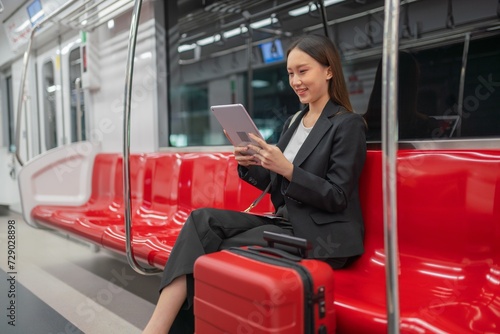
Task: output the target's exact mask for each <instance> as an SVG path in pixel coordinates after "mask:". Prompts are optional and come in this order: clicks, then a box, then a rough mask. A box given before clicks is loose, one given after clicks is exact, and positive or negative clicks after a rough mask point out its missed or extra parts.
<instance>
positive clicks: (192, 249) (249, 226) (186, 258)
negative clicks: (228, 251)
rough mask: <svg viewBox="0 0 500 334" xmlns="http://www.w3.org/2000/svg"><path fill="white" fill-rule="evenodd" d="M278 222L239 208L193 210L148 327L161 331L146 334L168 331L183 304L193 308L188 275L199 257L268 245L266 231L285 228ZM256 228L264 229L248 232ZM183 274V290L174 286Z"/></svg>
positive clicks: (178, 242)
mask: <svg viewBox="0 0 500 334" xmlns="http://www.w3.org/2000/svg"><path fill="white" fill-rule="evenodd" d="M274 224H275V222H274V221H272V220H271V219H268V218H263V217H259V216H254V215H251V214H246V213H242V212H238V211H228V210H219V209H210V208H206V209H199V210H195V211H193V212H192V213H191V215H190V216H189V218H188V219H187V221H186V223H185V224H184V227H183V228H182V230H181V232H180V234H179V236H178V238H177V241H176V243H175V246H174V248H173V249H172V252H171V254H170V257H169V258H168V261H167V265H166V267H165V271H164V273H163V278H162V282H161V289H162V292H161V294H160V299H159V300H158V305H157V307H156V309H155V311H154V312H153V316H152V318H151V320H150V322H149V324H148V326H147V327H146V329H147V330H149V329H151V330H156V329H157V330H161V331H149V332H146V331H145V332H144V333H167V332H168V331H169V330H170V328H171V325H172V321H173V318H175V316H176V315H177V313H178V311H179V310H180V309H181V307H182V308H183V309H186V310H189V309H192V297H193V296H192V294H193V291H191V290H192V289H191V290H189V289H188V288H187V284H186V275H188V274H192V273H193V266H194V262H195V261H196V259H197V258H198V257H200V256H202V255H204V254H208V253H212V252H216V251H218V250H219V249H220V248H226V247H227V246H244V245H255V244H265V242H264V240H263V239H262V230H264V229H268V230H273V231H275V232H278V231H279V230H281V228H280V227H278V226H276V225H274ZM255 228H257V230H260V231H257V230H256V232H253V233H244V232H250V230H253V229H255ZM232 238H234V239H232ZM229 240H232V241H229ZM225 241H226V242H225ZM221 246H226V247H221ZM180 277H183V279H182V282H183V284H182V291H181V290H180V289H179V287H175V288H174V289H170V288H171V286H172V284H174V282H177V279H178V278H180ZM165 289H169V291H170V292H169V293H168V294H166V295H165V296H164V292H163V291H164V290H165ZM180 292H182V294H181V293H180ZM186 296H187V298H186ZM177 297H178V298H179V299H176V300H175V303H172V298H177ZM166 312H167V313H166ZM171 313H175V314H174V317H173V318H171ZM162 318H166V319H162ZM165 328H166V329H165Z"/></svg>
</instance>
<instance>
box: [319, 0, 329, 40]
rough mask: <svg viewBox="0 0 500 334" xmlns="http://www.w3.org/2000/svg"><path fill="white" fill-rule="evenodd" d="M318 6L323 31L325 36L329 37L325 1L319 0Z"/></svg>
mask: <svg viewBox="0 0 500 334" xmlns="http://www.w3.org/2000/svg"><path fill="white" fill-rule="evenodd" d="M318 6H319V10H320V11H321V19H322V20H323V30H324V32H325V36H326V37H329V36H328V35H329V34H328V19H327V17H326V8H325V2H324V1H323V0H318Z"/></svg>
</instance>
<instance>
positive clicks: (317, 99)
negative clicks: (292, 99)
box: [287, 48, 332, 109]
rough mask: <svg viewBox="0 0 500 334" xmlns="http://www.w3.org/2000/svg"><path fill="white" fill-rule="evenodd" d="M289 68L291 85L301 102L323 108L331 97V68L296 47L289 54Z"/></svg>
mask: <svg viewBox="0 0 500 334" xmlns="http://www.w3.org/2000/svg"><path fill="white" fill-rule="evenodd" d="M287 70H288V79H289V82H290V86H291V87H292V88H293V90H294V91H295V94H297V96H298V97H299V100H300V102H301V103H302V104H309V106H310V107H312V106H314V105H317V106H318V107H320V108H321V109H322V108H323V107H324V106H325V105H326V103H327V102H328V100H329V99H330V96H329V94H328V81H329V80H330V79H331V78H332V73H331V71H330V68H329V67H326V66H323V65H322V64H320V63H318V62H317V61H316V60H315V59H314V58H312V57H311V56H309V55H308V54H307V53H305V52H304V51H302V50H300V49H297V48H295V49H293V50H292V51H290V53H289V54H288V59H287Z"/></svg>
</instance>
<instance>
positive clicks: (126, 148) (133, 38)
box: [123, 0, 161, 275]
mask: <svg viewBox="0 0 500 334" xmlns="http://www.w3.org/2000/svg"><path fill="white" fill-rule="evenodd" d="M141 6H142V0H136V1H135V4H134V10H133V12H132V20H131V24H130V35H129V42H128V55H127V71H126V74H125V102H124V118H123V201H124V204H125V215H124V216H125V239H126V253H127V261H128V263H129V264H130V266H131V267H132V269H134V270H135V271H136V272H137V273H139V274H143V275H154V274H157V273H159V272H161V270H159V269H158V268H145V267H142V266H141V265H140V264H139V263H138V262H137V260H136V259H135V257H134V249H133V247H132V233H131V232H132V218H131V213H132V208H131V206H132V194H131V190H130V109H131V102H132V78H133V74H134V56H135V45H136V42H137V30H138V27H139V16H140V14H141Z"/></svg>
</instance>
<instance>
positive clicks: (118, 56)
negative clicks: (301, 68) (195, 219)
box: [0, 0, 500, 334]
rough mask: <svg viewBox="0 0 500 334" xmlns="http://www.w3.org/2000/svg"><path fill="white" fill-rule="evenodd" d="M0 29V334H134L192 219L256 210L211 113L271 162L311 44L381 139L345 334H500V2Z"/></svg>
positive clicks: (122, 18)
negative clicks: (322, 47)
mask: <svg viewBox="0 0 500 334" xmlns="http://www.w3.org/2000/svg"><path fill="white" fill-rule="evenodd" d="M391 8H392V10H393V11H392V12H391V11H390V9H391ZM389 14H391V15H389ZM0 21H1V23H2V26H3V27H2V28H0V184H1V186H0V240H1V242H0V244H1V245H2V248H3V249H2V251H1V252H0V254H2V255H1V256H2V257H3V258H2V259H1V260H0V273H1V274H2V275H1V276H2V278H1V281H0V307H1V308H2V309H3V310H4V314H6V316H3V317H2V319H1V320H0V332H1V333H140V332H141V331H142V329H143V328H144V326H145V325H146V323H147V321H148V319H149V317H150V315H151V313H152V312H153V309H154V305H155V303H156V301H157V298H158V288H157V287H158V285H159V283H160V277H161V272H162V270H163V268H164V267H165V264H166V263H167V262H168V258H169V255H170V252H171V250H172V247H173V245H174V243H175V241H176V239H177V237H178V235H179V232H180V230H181V228H182V226H183V224H184V222H185V221H186V219H187V217H188V216H189V214H190V213H191V212H192V211H193V210H195V209H198V208H203V207H213V208H222V209H228V210H237V211H243V210H244V209H245V208H246V207H248V205H249V204H250V203H251V202H252V201H253V200H254V199H255V198H256V197H258V196H259V194H260V193H261V191H259V190H258V189H256V188H254V187H252V186H251V185H250V184H248V183H246V182H244V181H242V180H241V179H240V178H239V176H238V173H237V168H236V167H237V162H236V161H235V159H234V155H233V147H232V146H231V144H230V143H229V141H228V140H227V138H226V136H225V135H224V133H223V131H222V130H223V129H222V128H221V126H220V124H219V123H218V121H217V119H216V118H215V117H214V116H213V115H212V113H211V112H210V107H211V106H213V105H220V104H235V103H241V104H243V105H244V106H245V108H246V109H247V110H248V112H249V114H250V116H251V117H252V119H253V120H254V122H255V124H256V125H257V127H258V128H259V131H260V132H261V134H262V136H263V137H264V138H265V140H266V141H267V142H268V143H271V144H275V143H276V142H277V141H278V139H279V136H280V134H281V131H282V128H283V124H284V122H285V121H286V120H287V119H288V118H289V117H290V116H292V115H293V114H295V113H296V112H297V111H298V110H300V109H302V108H303V107H304V105H301V103H300V101H299V99H298V98H297V96H296V94H295V93H294V91H293V89H292V88H291V87H290V84H289V78H288V73H287V68H286V58H287V50H288V47H289V46H290V45H291V43H292V42H293V41H294V39H295V38H297V37H298V36H301V35H303V34H317V35H325V36H327V37H328V38H329V39H331V40H332V41H333V42H334V43H335V45H336V46H337V48H338V51H339V53H340V55H341V60H342V67H343V71H344V75H345V79H346V84H347V87H348V91H349V98H350V100H351V103H352V106H353V109H354V112H355V113H358V114H360V115H362V116H363V117H364V119H365V120H366V122H367V133H366V135H367V136H366V138H367V147H368V151H367V157H366V163H365V166H364V169H363V172H362V175H361V181H360V189H359V192H360V196H361V204H362V214H363V219H364V225H365V240H364V246H365V252H364V253H363V255H361V256H360V258H359V259H358V260H356V261H355V262H354V263H353V264H352V265H351V266H349V267H347V268H345V269H341V270H336V271H335V275H334V278H335V288H334V296H333V299H334V308H335V313H336V328H335V329H334V330H333V331H331V333H334V332H335V333H367V334H368V333H370V334H372V333H415V334H420V333H500V243H499V242H498V240H500V47H499V45H500V1H498V0H481V1H476V2H472V1H468V0H402V1H397V0H318V1H309V0H305V1H304V0H254V1H246V0H233V1H231V0H175V1H170V0H169V1H160V0H143V1H140V0H135V1H134V0H27V1H24V0H23V1H14V0H0ZM391 33H392V35H391ZM394 36H396V38H394ZM390 43H392V44H390ZM391 46H392V48H391ZM388 74H389V75H390V74H393V76H392V78H393V80H388V78H391V77H390V76H387V75H388ZM391 102H392V104H391ZM254 211H255V212H257V213H266V212H272V211H274V207H273V204H272V203H271V200H270V197H269V195H266V196H265V197H264V199H263V200H262V201H261V202H259V204H258V205H257V206H256V207H255V208H254ZM325 247H328V245H326V246H325ZM4 277H6V278H4ZM9 279H10V281H9ZM12 305H14V306H15V307H14V308H12V307H13V306H12ZM11 306H12V307H11ZM9 307H10V309H9ZM233 307H237V305H234V306H233ZM262 316H265V314H264V315H262ZM258 321H259V320H258V318H257V319H256V322H258ZM256 326H257V327H258V323H257V324H256ZM257 327H256V328H257ZM223 332H229V333H235V334H236V331H235V329H225V331H223V330H222V329H221V331H220V333H223ZM255 333H267V332H266V331H265V330H264V329H262V330H261V331H260V332H259V331H255ZM283 333H286V331H283ZM329 333H330V332H329ZM201 334H203V333H201Z"/></svg>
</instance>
